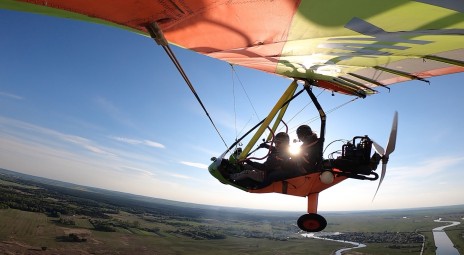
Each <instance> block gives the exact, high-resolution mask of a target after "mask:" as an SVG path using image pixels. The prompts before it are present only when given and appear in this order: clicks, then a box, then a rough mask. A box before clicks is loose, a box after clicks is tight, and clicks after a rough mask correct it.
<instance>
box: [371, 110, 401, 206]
mask: <svg viewBox="0 0 464 255" xmlns="http://www.w3.org/2000/svg"><path fill="white" fill-rule="evenodd" d="M397 133H398V112H397V111H395V115H394V117H393V123H392V128H391V131H390V138H389V139H388V143H387V147H386V150H384V149H383V148H382V146H380V145H379V144H378V143H376V142H374V141H372V145H373V146H374V149H375V151H376V152H377V153H378V154H379V155H380V156H381V157H382V158H381V159H382V173H381V175H380V181H379V186H377V190H376V191H375V194H374V197H373V198H372V201H374V199H375V196H376V195H377V192H378V191H379V188H380V185H381V184H382V181H383V178H384V177H385V174H386V172H387V163H388V159H389V156H390V154H391V153H392V152H393V151H394V150H395V146H396V135H397Z"/></svg>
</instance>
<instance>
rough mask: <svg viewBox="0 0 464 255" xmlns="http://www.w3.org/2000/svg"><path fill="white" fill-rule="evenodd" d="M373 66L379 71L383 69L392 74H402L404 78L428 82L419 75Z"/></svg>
mask: <svg viewBox="0 0 464 255" xmlns="http://www.w3.org/2000/svg"><path fill="white" fill-rule="evenodd" d="M374 68H375V69H377V70H380V71H384V72H387V73H391V74H394V75H398V76H403V77H406V78H408V79H411V80H419V81H423V82H427V83H428V84H430V81H429V80H426V79H424V78H421V77H419V76H415V75H412V74H410V73H406V72H402V71H398V70H394V69H390V68H386V67H383V66H374Z"/></svg>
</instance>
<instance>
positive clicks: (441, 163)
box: [388, 156, 464, 178]
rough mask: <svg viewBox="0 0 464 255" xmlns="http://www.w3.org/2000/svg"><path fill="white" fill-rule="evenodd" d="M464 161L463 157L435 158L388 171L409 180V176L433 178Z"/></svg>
mask: <svg viewBox="0 0 464 255" xmlns="http://www.w3.org/2000/svg"><path fill="white" fill-rule="evenodd" d="M463 161H464V157H463V156H445V157H435V158H431V159H428V160H425V161H423V162H418V163H417V164H415V165H408V166H401V167H395V168H392V169H388V172H390V173H391V174H392V175H395V176H398V177H401V178H408V177H407V176H417V175H420V176H422V177H424V176H431V175H437V174H438V173H440V172H443V171H449V170H450V168H452V167H453V166H456V165H458V164H462V163H463Z"/></svg>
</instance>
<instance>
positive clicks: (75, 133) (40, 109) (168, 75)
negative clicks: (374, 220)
mask: <svg viewBox="0 0 464 255" xmlns="http://www.w3.org/2000/svg"><path fill="white" fill-rule="evenodd" d="M0 21H1V22H0V32H1V34H2V40H0V56H1V57H0V167H1V168H6V169H10V170H15V171H18V172H23V173H28V174H32V175H37V176H43V177H47V178H52V179H57V180H62V181H67V182H72V183H77V184H82V185H88V186H94V187H100V188H106V189H110V190H118V191H123V192H129V193H134V194H141V195H147V196H153V197H159V198H166V199H173V200H178V201H186V202H192V203H200V204H213V205H224V206H234V207H247V208H260V209H274V210H297V211H302V212H304V211H306V199H305V198H299V197H291V196H284V195H280V194H248V193H246V192H243V191H240V190H237V189H234V188H232V187H231V186H225V185H222V184H221V183H219V182H218V181H216V179H214V178H213V177H211V176H210V175H209V173H208V172H207V170H206V166H207V165H208V164H209V163H210V161H209V159H210V158H211V157H212V156H218V155H219V154H221V153H222V152H223V151H224V149H225V146H224V144H223V143H222V141H221V139H220V138H219V136H218V135H217V134H216V132H215V130H214V128H213V127H212V126H211V124H210V123H209V120H208V119H207V117H206V116H205V114H204V113H203V111H202V109H201V107H200V105H199V104H198V103H197V101H196V100H195V98H194V96H193V95H192V94H191V92H190V91H189V89H188V87H187V86H186V84H185V82H184V81H183V80H182V78H181V76H180V75H179V74H178V72H177V70H176V69H175V67H174V65H173V64H172V63H171V61H170V60H169V58H168V57H167V56H166V54H165V53H164V51H163V50H162V48H161V47H159V46H157V45H156V43H155V42H154V41H153V40H151V39H150V38H147V37H144V36H140V35H137V34H134V33H131V32H128V31H124V30H120V29H116V28H112V27H106V26H101V25H96V24H90V23H84V22H79V21H73V20H64V19H57V18H53V17H46V16H39V15H33V14H27V13H18V12H10V11H3V10H0ZM173 50H174V52H175V53H176V55H177V58H178V59H179V60H180V62H181V64H182V66H183V67H184V69H185V71H186V73H187V74H188V76H189V78H190V80H191V81H192V83H193V84H194V86H195V88H196V90H197V92H198V94H199V96H200V97H201V98H202V100H203V102H204V104H205V106H206V108H207V109H208V111H209V112H210V114H211V117H212V118H213V120H214V121H215V122H216V125H217V126H218V129H219V130H220V132H221V134H222V135H223V136H224V138H225V139H226V142H227V143H228V144H231V143H232V142H233V141H234V139H235V137H236V135H237V134H240V133H243V131H242V130H243V129H245V130H246V128H247V127H250V126H251V125H253V124H255V123H256V122H258V120H259V119H261V118H263V117H265V116H266V114H267V112H268V111H269V110H270V109H271V108H272V106H273V105H274V103H275V102H276V101H277V99H278V97H279V96H280V95H281V93H282V92H283V91H284V90H285V89H286V87H287V85H288V84H289V83H290V80H288V79H285V78H282V77H278V76H275V75H271V74H266V73H262V72H258V71H254V70H250V69H245V68H241V67H235V70H236V73H237V75H238V77H239V78H240V80H237V78H236V77H235V75H233V74H232V72H231V68H230V66H229V64H227V63H224V62H221V61H218V60H215V59H211V58H208V57H205V56H201V55H199V54H196V53H194V52H189V51H186V50H182V49H179V48H175V47H173ZM463 78H464V74H454V75H449V76H446V77H436V78H432V79H430V81H431V84H430V85H428V84H426V83H424V82H419V81H410V82H404V83H400V84H396V85H393V86H391V91H390V92H389V91H388V90H386V89H382V88H379V89H378V90H379V92H380V93H379V94H377V95H374V96H371V97H368V98H366V99H358V100H355V101H354V102H352V103H349V104H347V105H346V106H344V107H342V108H340V109H338V110H336V111H334V112H332V113H330V114H328V122H327V136H326V144H328V143H329V142H331V141H333V140H336V139H351V138H352V137H353V136H355V135H369V136H370V137H372V138H373V139H375V140H376V141H377V142H378V143H380V144H382V145H385V143H386V140H387V137H388V135H389V131H390V127H391V121H392V117H393V113H394V111H395V110H397V111H398V112H399V131H398V141H397V146H396V151H395V152H394V153H393V154H392V155H391V159H390V162H389V168H388V173H387V177H386V178H385V180H384V183H383V185H382V188H381V189H380V191H379V193H378V195H377V198H376V200H375V201H374V202H372V201H371V200H372V196H373V194H374V192H375V189H376V187H377V182H368V181H357V180H348V181H345V182H343V183H341V184H339V185H336V186H334V187H333V188H331V189H328V190H326V191H324V192H322V193H321V195H320V197H319V210H320V211H328V210H376V209H391V208H410V207H422V206H440V205H452V204H463V203H464V190H463V189H462V180H463V179H464V171H462V165H463V163H464V149H463V147H462V145H461V143H462V142H463V141H464V133H463V132H462V130H463V129H464V120H463V119H464V118H463V113H462V109H464V108H463V104H464V103H463V101H462V99H461V97H462V95H463V93H464V87H463V86H462V85H461V84H462V80H463ZM242 85H243V87H244V88H245V90H246V94H248V96H249V97H250V99H251V101H252V105H250V103H249V101H248V99H247V96H246V95H245V92H244V91H243V89H242ZM315 94H316V95H319V94H320V95H319V100H320V103H321V105H322V106H323V107H324V109H325V110H326V111H329V110H330V109H332V108H334V107H337V106H339V105H341V104H343V103H345V102H348V101H350V100H351V99H353V97H348V96H343V95H338V94H337V95H335V96H331V94H330V93H329V92H327V91H322V90H320V89H317V88H316V89H315ZM233 95H235V97H234V96H233ZM234 98H235V99H234ZM234 101H235V104H234ZM308 103H309V98H307V96H302V97H300V98H298V99H297V100H295V102H294V103H292V105H291V107H290V109H289V113H288V114H287V116H288V117H287V118H286V120H287V121H288V120H289V119H290V118H291V117H293V116H295V114H296V113H297V112H299V111H300V110H301V109H302V108H303V107H304V106H305V105H307V104H308ZM253 108H254V109H255V110H256V113H257V115H258V117H259V119H258V118H257V116H256V114H255V112H254V110H253ZM314 117H317V112H316V111H315V109H314V107H313V105H309V106H307V107H305V108H304V110H303V111H302V112H301V113H300V114H298V115H296V117H295V118H294V119H292V120H291V121H290V123H289V124H290V127H291V128H293V129H291V131H292V130H294V129H295V128H296V127H297V126H298V125H299V124H302V123H303V122H305V121H307V120H311V119H313V118H314ZM309 124H310V125H311V126H313V127H314V129H316V130H318V129H319V128H318V127H319V121H314V122H310V123H309ZM291 135H292V136H293V137H294V136H295V135H294V134H293V133H292V134H291ZM341 145H342V144H341V143H335V144H334V145H332V146H330V147H329V148H328V149H327V151H328V152H331V151H335V150H338V149H339V148H341Z"/></svg>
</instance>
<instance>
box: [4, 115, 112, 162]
mask: <svg viewBox="0 0 464 255" xmlns="http://www.w3.org/2000/svg"><path fill="white" fill-rule="evenodd" d="M0 125H3V126H5V127H6V128H5V129H4V130H3V131H4V133H10V134H11V135H13V136H15V137H21V139H23V140H29V141H35V142H36V143H40V144H43V145H46V144H48V145H49V146H53V147H55V148H62V149H64V148H63V147H66V146H69V145H75V146H78V147H79V148H81V149H85V150H86V151H89V152H92V153H94V154H99V155H104V156H109V157H116V155H115V154H113V153H111V152H109V151H108V150H107V149H105V148H103V147H101V146H99V145H97V144H95V143H94V142H93V141H91V140H89V139H87V138H84V137H80V136H75V135H69V134H64V133H61V132H58V131H55V130H53V129H49V128H45V127H41V126H37V125H34V124H30V123H27V122H23V121H19V120H14V119H9V118H5V117H0ZM59 141H61V143H60V142H59ZM63 142H64V143H63Z"/></svg>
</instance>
